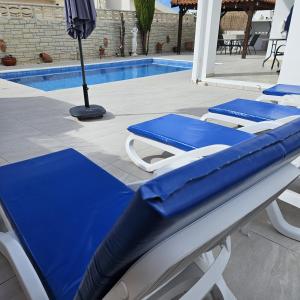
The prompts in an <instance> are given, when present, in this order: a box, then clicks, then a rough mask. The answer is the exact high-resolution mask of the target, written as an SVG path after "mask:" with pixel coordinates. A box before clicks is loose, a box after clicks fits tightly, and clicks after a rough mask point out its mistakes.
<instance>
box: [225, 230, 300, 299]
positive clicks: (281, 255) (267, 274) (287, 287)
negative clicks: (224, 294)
mask: <svg viewBox="0 0 300 300" xmlns="http://www.w3.org/2000/svg"><path fill="white" fill-rule="evenodd" d="M232 245H233V248H232V256H231V259H230V262H229V265H228V267H227V268H226V270H225V276H224V277H225V280H226V282H227V283H228V285H229V286H230V288H231V290H232V291H233V293H234V294H235V296H236V297H237V299H243V300H252V299H257V300H260V299H266V300H269V299H270V300H271V299H276V300H286V299H289V300H298V299H299V295H300V285H299V278H300V254H299V253H295V252H294V251H290V250H287V249H286V248H285V247H282V246H280V245H278V244H276V243H274V242H272V241H270V240H268V239H265V238H263V237H261V236H259V235H256V234H251V235H250V237H247V236H245V235H242V234H240V233H239V232H237V233H235V234H234V235H233V237H232Z"/></svg>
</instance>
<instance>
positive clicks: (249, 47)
mask: <svg viewBox="0 0 300 300" xmlns="http://www.w3.org/2000/svg"><path fill="white" fill-rule="evenodd" d="M259 37H260V34H254V35H253V37H252V39H251V41H250V42H249V44H248V52H249V54H251V49H253V50H254V53H255V54H256V49H255V45H256V42H257V40H258V39H259Z"/></svg>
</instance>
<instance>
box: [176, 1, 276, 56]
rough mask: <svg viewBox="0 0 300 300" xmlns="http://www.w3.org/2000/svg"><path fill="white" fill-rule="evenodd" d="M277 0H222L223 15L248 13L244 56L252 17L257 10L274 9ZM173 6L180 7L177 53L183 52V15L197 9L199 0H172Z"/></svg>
mask: <svg viewBox="0 0 300 300" xmlns="http://www.w3.org/2000/svg"><path fill="white" fill-rule="evenodd" d="M275 2H276V0H223V1H222V10H221V11H222V16H223V15H225V14H226V13H227V12H229V11H244V12H246V13H247V16H248V18H247V25H246V28H245V37H244V41H243V51H242V58H246V55H247V50H248V44H249V39H250V31H251V24H252V19H253V15H254V13H255V11H257V10H273V9H274V8H275ZM171 6H172V7H177V6H178V7H179V21H178V39H177V53H178V54H180V52H181V39H182V21H183V17H184V15H185V14H186V12H187V11H188V10H189V9H197V6H198V0H171Z"/></svg>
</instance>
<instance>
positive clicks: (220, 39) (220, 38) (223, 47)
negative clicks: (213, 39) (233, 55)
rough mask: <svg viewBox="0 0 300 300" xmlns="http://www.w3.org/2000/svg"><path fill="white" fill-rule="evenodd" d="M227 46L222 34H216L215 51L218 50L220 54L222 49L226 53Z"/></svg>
mask: <svg viewBox="0 0 300 300" xmlns="http://www.w3.org/2000/svg"><path fill="white" fill-rule="evenodd" d="M227 47H228V45H227V44H226V43H225V41H224V38H223V35H222V34H219V35H218V43H217V51H219V52H220V54H222V53H223V51H224V52H225V55H226V50H227Z"/></svg>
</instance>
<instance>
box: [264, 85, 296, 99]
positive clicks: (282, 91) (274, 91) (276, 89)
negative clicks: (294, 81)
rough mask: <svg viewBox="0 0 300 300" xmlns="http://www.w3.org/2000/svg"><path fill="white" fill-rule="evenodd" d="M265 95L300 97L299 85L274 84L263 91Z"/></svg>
mask: <svg viewBox="0 0 300 300" xmlns="http://www.w3.org/2000/svg"><path fill="white" fill-rule="evenodd" d="M263 93H264V94H265V95H271V96H285V95H300V86H299V85H290V84H276V85H274V86H272V87H271V88H269V89H266V90H264V91H263Z"/></svg>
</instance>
